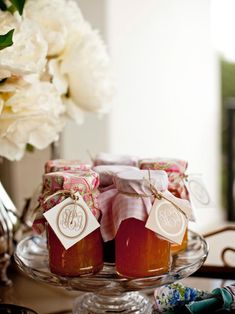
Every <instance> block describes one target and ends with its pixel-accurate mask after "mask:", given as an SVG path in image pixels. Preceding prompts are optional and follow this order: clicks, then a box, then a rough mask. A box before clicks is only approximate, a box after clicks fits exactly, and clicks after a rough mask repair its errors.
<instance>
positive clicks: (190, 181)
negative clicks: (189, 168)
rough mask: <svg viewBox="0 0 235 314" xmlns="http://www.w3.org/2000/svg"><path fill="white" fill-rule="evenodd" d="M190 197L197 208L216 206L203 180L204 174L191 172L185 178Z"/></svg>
mask: <svg viewBox="0 0 235 314" xmlns="http://www.w3.org/2000/svg"><path fill="white" fill-rule="evenodd" d="M185 185H186V187H187V189H188V192H189V198H190V201H191V203H192V204H193V206H194V207H195V208H214V207H215V205H214V203H213V202H212V200H211V197H210V194H209V193H208V191H207V188H206V186H205V184H204V182H203V180H202V175H197V174H190V175H188V177H187V179H185Z"/></svg>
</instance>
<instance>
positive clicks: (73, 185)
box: [40, 170, 100, 219]
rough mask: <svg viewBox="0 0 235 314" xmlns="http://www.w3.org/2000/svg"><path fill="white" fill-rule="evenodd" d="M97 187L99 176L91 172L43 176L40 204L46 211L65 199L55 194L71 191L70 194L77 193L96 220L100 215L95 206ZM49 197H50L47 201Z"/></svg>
mask: <svg viewBox="0 0 235 314" xmlns="http://www.w3.org/2000/svg"><path fill="white" fill-rule="evenodd" d="M98 186H99V176H98V174H97V173H96V172H94V171H92V170H89V171H82V170H81V171H67V172H51V173H47V174H44V175H43V194H42V196H41V197H40V204H41V206H42V207H43V209H44V210H45V211H46V210H49V209H50V208H51V207H53V206H55V205H56V204H58V203H60V202H62V201H63V200H64V199H65V197H66V196H65V195H63V194H59V195H55V196H53V194H54V193H55V192H57V191H60V190H61V191H63V190H64V191H71V193H75V192H79V193H80V194H81V195H82V197H83V199H84V201H85V202H86V203H87V205H88V207H89V208H90V209H91V211H92V213H93V214H94V216H95V217H96V218H97V219H98V218H99V215H100V211H99V209H98V204H97V196H98V194H99V191H98V190H97V187H98ZM49 195H51V196H52V197H50V198H49V199H48V200H47V198H48V196H49Z"/></svg>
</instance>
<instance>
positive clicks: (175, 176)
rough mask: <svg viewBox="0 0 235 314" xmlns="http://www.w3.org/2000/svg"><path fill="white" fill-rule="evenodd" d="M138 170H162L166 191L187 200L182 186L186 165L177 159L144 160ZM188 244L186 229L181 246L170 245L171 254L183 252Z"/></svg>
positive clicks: (186, 193)
mask: <svg viewBox="0 0 235 314" xmlns="http://www.w3.org/2000/svg"><path fill="white" fill-rule="evenodd" d="M139 167H140V169H152V170H164V171H166V173H167V175H168V180H169V184H168V190H169V191H170V192H171V193H172V194H173V195H174V196H176V197H178V198H181V199H185V200H189V193H188V190H187V188H186V186H185V184H184V178H185V172H186V170H187V167H188V163H187V162H186V161H184V160H179V159H168V158H156V159H144V160H140V162H139ZM187 244H188V230H187V229H186V231H185V235H184V239H183V241H182V243H181V244H175V243H172V244H171V253H172V254H175V253H177V252H179V251H182V250H185V249H186V248H187Z"/></svg>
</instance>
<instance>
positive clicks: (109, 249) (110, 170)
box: [93, 165, 138, 264]
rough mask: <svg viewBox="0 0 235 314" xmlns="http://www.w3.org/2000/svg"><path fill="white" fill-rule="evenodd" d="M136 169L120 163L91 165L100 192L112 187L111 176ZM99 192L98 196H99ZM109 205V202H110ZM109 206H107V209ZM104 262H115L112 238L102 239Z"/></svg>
mask: <svg viewBox="0 0 235 314" xmlns="http://www.w3.org/2000/svg"><path fill="white" fill-rule="evenodd" d="M132 169H138V168H137V167H133V166H125V165H124V166H122V165H100V166H95V167H93V170H94V171H95V172H97V173H98V174H99V178H100V185H99V187H98V189H99V191H100V193H101V194H102V193H103V192H106V191H108V190H110V189H113V188H114V185H113V177H114V176H115V175H116V174H117V173H119V172H122V171H126V170H132ZM101 194H100V196H101ZM110 205H111V204H110ZM110 210H111V208H109V211H110ZM103 247H104V262H105V263H112V264H113V263H115V241H114V239H112V240H110V241H104V243H103Z"/></svg>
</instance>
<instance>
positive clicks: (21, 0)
mask: <svg viewBox="0 0 235 314" xmlns="http://www.w3.org/2000/svg"><path fill="white" fill-rule="evenodd" d="M25 1H26V0H10V2H11V3H12V4H13V5H14V7H15V8H16V10H17V11H18V12H19V13H20V15H22V13H23V10H24V5H25Z"/></svg>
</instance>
